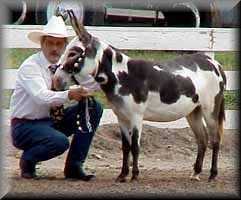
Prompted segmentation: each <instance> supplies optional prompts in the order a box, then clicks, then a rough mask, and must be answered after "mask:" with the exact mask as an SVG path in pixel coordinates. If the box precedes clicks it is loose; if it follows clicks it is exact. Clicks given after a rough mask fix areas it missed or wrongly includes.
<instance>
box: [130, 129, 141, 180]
mask: <svg viewBox="0 0 241 200" xmlns="http://www.w3.org/2000/svg"><path fill="white" fill-rule="evenodd" d="M139 138H140V130H138V129H137V128H136V127H134V128H133V130H132V143H131V153H132V157H133V168H132V178H131V181H136V180H138V175H139V167H138V158H139V153H140V144H139V141H140V140H139Z"/></svg>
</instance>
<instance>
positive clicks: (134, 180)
mask: <svg viewBox="0 0 241 200" xmlns="http://www.w3.org/2000/svg"><path fill="white" fill-rule="evenodd" d="M130 182H138V177H137V176H133V177H131V181H130Z"/></svg>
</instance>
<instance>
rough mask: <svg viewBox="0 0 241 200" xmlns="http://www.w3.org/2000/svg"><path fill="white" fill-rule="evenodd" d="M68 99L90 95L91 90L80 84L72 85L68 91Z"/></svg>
mask: <svg viewBox="0 0 241 200" xmlns="http://www.w3.org/2000/svg"><path fill="white" fill-rule="evenodd" d="M68 96H69V99H70V100H76V101H80V100H81V99H82V98H83V97H88V96H91V92H90V91H89V90H88V89H87V88H85V87H82V86H72V87H70V89H69V93H68Z"/></svg>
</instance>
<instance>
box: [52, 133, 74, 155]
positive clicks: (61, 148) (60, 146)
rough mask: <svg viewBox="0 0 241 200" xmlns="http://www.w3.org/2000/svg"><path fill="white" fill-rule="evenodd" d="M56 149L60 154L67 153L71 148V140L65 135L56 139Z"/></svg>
mask: <svg viewBox="0 0 241 200" xmlns="http://www.w3.org/2000/svg"><path fill="white" fill-rule="evenodd" d="M54 140H55V149H56V151H57V152H59V154H61V153H63V152H65V151H66V150H67V149H68V148H69V145H70V144H69V140H68V138H67V137H66V136H65V135H62V134H60V135H59V136H57V137H55V139H54Z"/></svg>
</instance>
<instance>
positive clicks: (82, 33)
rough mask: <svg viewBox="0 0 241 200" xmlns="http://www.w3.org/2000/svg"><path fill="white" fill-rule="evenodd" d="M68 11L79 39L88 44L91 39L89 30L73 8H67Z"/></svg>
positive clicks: (85, 44)
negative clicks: (79, 20)
mask: <svg viewBox="0 0 241 200" xmlns="http://www.w3.org/2000/svg"><path fill="white" fill-rule="evenodd" d="M67 13H68V15H69V18H70V23H71V25H72V27H73V29H74V31H75V33H76V35H77V36H78V37H79V40H80V41H81V42H82V43H83V45H84V46H87V45H88V44H89V42H90V40H91V35H90V34H89V33H88V32H87V30H86V29H85V27H84V26H83V24H81V23H80V22H78V20H77V18H76V16H75V14H74V12H73V10H72V9H71V10H67Z"/></svg>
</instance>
